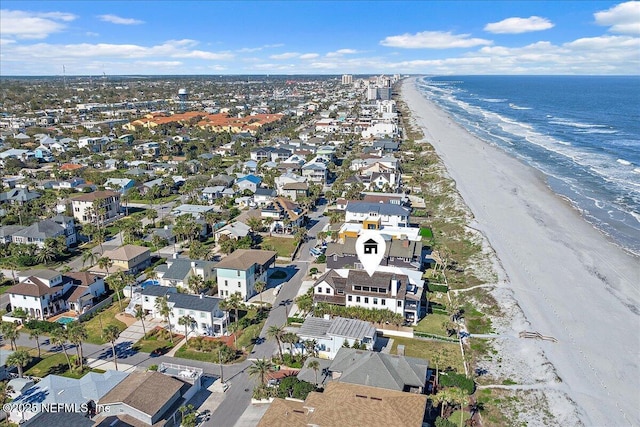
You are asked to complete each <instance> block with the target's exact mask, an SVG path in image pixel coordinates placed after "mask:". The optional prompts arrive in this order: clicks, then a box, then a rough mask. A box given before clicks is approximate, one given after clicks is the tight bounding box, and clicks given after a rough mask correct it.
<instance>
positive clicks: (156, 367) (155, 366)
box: [147, 365, 158, 371]
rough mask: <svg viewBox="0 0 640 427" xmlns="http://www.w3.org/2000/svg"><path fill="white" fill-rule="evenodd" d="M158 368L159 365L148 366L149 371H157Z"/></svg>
mask: <svg viewBox="0 0 640 427" xmlns="http://www.w3.org/2000/svg"><path fill="white" fill-rule="evenodd" d="M157 370H158V365H150V366H149V367H148V368H147V371H157Z"/></svg>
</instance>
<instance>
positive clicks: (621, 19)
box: [594, 1, 640, 34]
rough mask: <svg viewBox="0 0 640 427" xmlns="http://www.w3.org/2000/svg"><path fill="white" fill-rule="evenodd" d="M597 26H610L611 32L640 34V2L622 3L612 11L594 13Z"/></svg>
mask: <svg viewBox="0 0 640 427" xmlns="http://www.w3.org/2000/svg"><path fill="white" fill-rule="evenodd" d="M594 17H595V19H596V24H598V25H604V26H609V27H611V28H609V31H611V32H613V33H621V34H640V2H637V1H629V2H626V3H620V4H619V5H616V6H614V7H612V8H611V9H608V10H605V11H602V12H596V13H594Z"/></svg>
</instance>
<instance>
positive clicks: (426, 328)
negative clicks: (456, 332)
mask: <svg viewBox="0 0 640 427" xmlns="http://www.w3.org/2000/svg"><path fill="white" fill-rule="evenodd" d="M443 322H449V316H447V315H446V314H438V313H433V314H429V315H427V316H425V318H424V319H422V320H421V321H420V322H419V323H418V324H417V325H416V327H415V328H414V329H415V330H416V331H419V332H426V333H428V334H433V335H440V336H443V337H446V336H447V331H446V330H445V328H443V327H442V323H443Z"/></svg>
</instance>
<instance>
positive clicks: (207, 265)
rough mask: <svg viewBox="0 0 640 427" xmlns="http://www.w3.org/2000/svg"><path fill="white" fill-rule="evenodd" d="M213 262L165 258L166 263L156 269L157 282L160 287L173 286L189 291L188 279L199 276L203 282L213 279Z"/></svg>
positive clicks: (214, 263) (214, 264)
mask: <svg viewBox="0 0 640 427" xmlns="http://www.w3.org/2000/svg"><path fill="white" fill-rule="evenodd" d="M215 266H216V262H214V261H205V260H199V259H189V258H167V263H166V264H162V265H159V266H158V267H156V273H158V280H159V282H160V284H161V285H162V286H174V287H177V288H182V290H188V289H189V286H188V284H189V278H190V277H191V276H200V277H201V278H202V280H203V281H205V282H206V281H207V280H214V279H215V277H216V276H215V271H216V269H215Z"/></svg>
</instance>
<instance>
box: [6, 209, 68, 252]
mask: <svg viewBox="0 0 640 427" xmlns="http://www.w3.org/2000/svg"><path fill="white" fill-rule="evenodd" d="M56 237H63V238H64V242H65V244H66V246H67V248H68V247H69V246H71V245H74V244H75V243H76V241H77V236H76V227H75V222H74V220H73V218H72V217H68V216H63V215H57V216H55V217H53V218H50V219H45V220H42V221H40V222H36V223H34V224H31V225H30V226H28V227H24V228H22V229H21V230H20V231H16V232H14V233H13V235H12V241H13V243H17V244H27V245H28V244H33V245H36V246H38V247H39V248H43V247H44V243H45V241H46V240H47V239H49V238H54V239H55V238H56Z"/></svg>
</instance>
